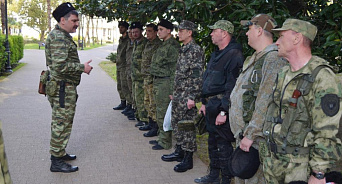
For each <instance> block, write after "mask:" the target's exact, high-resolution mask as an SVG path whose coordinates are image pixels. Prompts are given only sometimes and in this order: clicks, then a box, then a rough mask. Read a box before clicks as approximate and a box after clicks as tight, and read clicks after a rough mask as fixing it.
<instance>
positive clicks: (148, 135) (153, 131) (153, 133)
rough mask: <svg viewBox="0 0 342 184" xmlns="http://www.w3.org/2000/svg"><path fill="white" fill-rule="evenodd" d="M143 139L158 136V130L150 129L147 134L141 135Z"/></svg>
mask: <svg viewBox="0 0 342 184" xmlns="http://www.w3.org/2000/svg"><path fill="white" fill-rule="evenodd" d="M143 135H144V137H154V136H157V135H158V130H157V129H154V128H153V129H151V130H150V131H148V132H147V133H144V134H143Z"/></svg>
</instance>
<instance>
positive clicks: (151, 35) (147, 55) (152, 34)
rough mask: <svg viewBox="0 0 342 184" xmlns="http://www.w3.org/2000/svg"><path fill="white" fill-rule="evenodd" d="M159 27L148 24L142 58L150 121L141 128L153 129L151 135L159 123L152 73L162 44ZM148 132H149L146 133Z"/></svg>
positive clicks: (154, 133)
mask: <svg viewBox="0 0 342 184" xmlns="http://www.w3.org/2000/svg"><path fill="white" fill-rule="evenodd" d="M157 31H158V27H157V26H156V25H155V24H152V23H151V24H148V25H146V38H147V39H148V42H147V43H146V46H145V49H144V51H143V54H142V60H141V74H142V77H143V78H144V87H143V89H144V106H145V107H146V110H147V114H148V119H149V122H148V124H146V125H145V126H143V127H140V128H139V130H142V131H146V130H152V129H153V131H150V132H148V133H150V134H151V135H157V131H158V125H157V122H156V103H155V102H154V99H153V93H152V89H153V79H152V76H151V74H150V66H151V59H152V56H153V54H154V53H155V51H156V50H157V48H158V47H159V46H160V44H161V41H160V40H159V38H158V36H157ZM146 134H147V133H146ZM146 134H145V135H146Z"/></svg>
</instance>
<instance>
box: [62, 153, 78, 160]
mask: <svg viewBox="0 0 342 184" xmlns="http://www.w3.org/2000/svg"><path fill="white" fill-rule="evenodd" d="M61 159H62V160H64V161H70V160H75V159H76V155H69V154H66V155H64V156H62V157H61Z"/></svg>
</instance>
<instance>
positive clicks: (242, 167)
mask: <svg viewBox="0 0 342 184" xmlns="http://www.w3.org/2000/svg"><path fill="white" fill-rule="evenodd" d="M259 165H260V160H259V152H258V150H256V149H255V148H253V147H250V148H249V152H245V151H243V150H242V149H240V147H237V148H236V149H235V150H234V152H233V154H232V155H231V157H230V160H229V162H228V168H229V170H230V172H231V174H232V175H233V176H237V177H239V178H241V179H249V178H251V177H253V176H254V174H255V173H256V172H257V171H258V168H259Z"/></svg>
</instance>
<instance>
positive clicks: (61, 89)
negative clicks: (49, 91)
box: [59, 81, 65, 108]
mask: <svg viewBox="0 0 342 184" xmlns="http://www.w3.org/2000/svg"><path fill="white" fill-rule="evenodd" d="M59 85H60V87H59V106H60V107H62V108H64V107H65V82H64V81H61V82H59Z"/></svg>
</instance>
